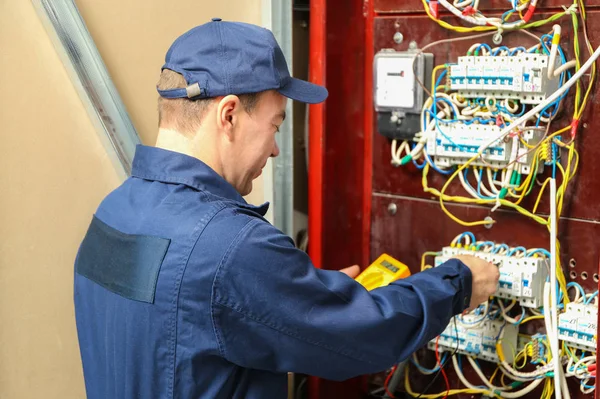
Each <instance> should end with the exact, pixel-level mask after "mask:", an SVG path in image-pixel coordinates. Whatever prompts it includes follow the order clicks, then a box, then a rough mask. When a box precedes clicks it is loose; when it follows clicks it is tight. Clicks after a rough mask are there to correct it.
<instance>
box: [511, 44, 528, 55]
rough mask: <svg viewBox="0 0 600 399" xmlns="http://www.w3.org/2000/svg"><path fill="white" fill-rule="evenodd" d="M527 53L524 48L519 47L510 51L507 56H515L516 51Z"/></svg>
mask: <svg viewBox="0 0 600 399" xmlns="http://www.w3.org/2000/svg"><path fill="white" fill-rule="evenodd" d="M519 50H521V51H527V49H526V48H525V47H522V46H519V47H517V48H515V49H514V50H513V51H511V52H510V53H509V54H508V55H515V54H516V52H517V51H519Z"/></svg>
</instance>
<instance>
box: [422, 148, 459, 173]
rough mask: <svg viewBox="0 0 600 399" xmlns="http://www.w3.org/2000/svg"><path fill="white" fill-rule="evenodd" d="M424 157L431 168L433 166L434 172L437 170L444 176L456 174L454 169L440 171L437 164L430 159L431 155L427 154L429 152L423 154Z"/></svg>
mask: <svg viewBox="0 0 600 399" xmlns="http://www.w3.org/2000/svg"><path fill="white" fill-rule="evenodd" d="M423 155H424V156H425V160H426V161H427V163H428V164H429V166H431V167H432V168H433V170H435V171H436V172H438V173H441V174H443V175H449V174H450V173H454V168H452V169H449V170H444V169H440V168H438V167H437V166H435V164H434V163H433V161H432V160H431V158H429V154H427V152H423Z"/></svg>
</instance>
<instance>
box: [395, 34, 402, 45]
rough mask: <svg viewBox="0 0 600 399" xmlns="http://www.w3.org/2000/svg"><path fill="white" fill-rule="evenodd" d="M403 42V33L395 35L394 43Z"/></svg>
mask: <svg viewBox="0 0 600 399" xmlns="http://www.w3.org/2000/svg"><path fill="white" fill-rule="evenodd" d="M403 40H404V35H403V34H402V33H400V32H396V33H394V41H395V42H396V44H400V43H402V41H403Z"/></svg>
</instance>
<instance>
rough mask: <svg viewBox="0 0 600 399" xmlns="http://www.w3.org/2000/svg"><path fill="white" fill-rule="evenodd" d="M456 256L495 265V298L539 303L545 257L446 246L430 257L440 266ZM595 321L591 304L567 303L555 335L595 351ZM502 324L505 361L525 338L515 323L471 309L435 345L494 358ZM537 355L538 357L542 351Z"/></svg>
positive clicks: (531, 305) (530, 304)
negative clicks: (519, 334) (496, 278)
mask: <svg viewBox="0 0 600 399" xmlns="http://www.w3.org/2000/svg"><path fill="white" fill-rule="evenodd" d="M455 255H475V256H479V257H481V258H483V259H485V260H487V261H489V262H492V263H494V264H497V265H498V267H499V271H500V281H499V285H498V289H497V291H496V293H495V294H494V296H495V297H497V298H503V299H511V300H515V301H517V302H518V303H519V304H520V305H521V306H523V307H526V308H539V307H540V306H541V305H542V296H543V291H544V283H545V282H546V280H547V277H548V265H547V264H546V259H544V258H535V257H526V258H518V257H515V256H505V255H504V256H503V255H497V254H492V253H485V252H480V251H474V250H470V249H464V248H454V247H446V248H444V249H443V251H442V254H441V255H440V256H437V257H436V258H435V265H436V266H437V265H440V264H441V263H443V262H445V261H447V260H448V259H450V258H451V257H453V256H455ZM597 320H598V307H597V306H596V305H594V304H578V303H569V304H567V307H566V311H565V312H564V313H561V314H560V315H559V322H558V336H559V339H560V340H563V341H566V342H567V343H568V344H569V346H571V347H575V348H579V349H582V350H587V351H592V352H595V351H596V327H597ZM480 321H481V322H480ZM475 325H476V326H475ZM474 326H475V327H474ZM501 329H504V331H503V340H502V343H501V345H502V348H503V352H504V354H505V355H506V360H507V361H508V362H509V363H510V362H512V360H513V359H512V356H513V353H514V349H515V348H517V349H518V350H520V349H522V347H523V344H524V343H526V342H521V341H520V340H519V338H518V333H519V327H518V325H512V324H507V323H505V322H504V321H503V320H483V318H482V317H481V316H478V315H476V314H468V315H465V316H463V317H461V318H460V322H459V323H450V324H449V325H448V326H447V327H446V329H445V330H444V332H442V334H441V335H440V338H439V340H438V341H437V345H438V350H440V351H448V352H453V351H454V350H457V352H458V353H461V354H465V355H470V356H475V357H478V358H480V359H483V360H487V361H491V362H494V363H498V362H499V358H498V355H497V353H496V342H497V340H498V335H499V333H500V330H501ZM534 339H535V337H534ZM435 346H436V341H432V342H429V344H428V347H429V348H430V349H432V350H434V349H435ZM543 348H544V347H543V345H540V350H543ZM539 355H540V358H543V356H541V353H540V354H539Z"/></svg>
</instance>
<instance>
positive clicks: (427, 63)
mask: <svg viewBox="0 0 600 399" xmlns="http://www.w3.org/2000/svg"><path fill="white" fill-rule="evenodd" d="M432 70H433V54H425V53H419V52H417V51H395V50H393V49H385V50H382V51H380V52H378V53H377V54H376V55H375V59H374V61H373V75H374V76H373V79H374V82H373V88H374V93H373V99H374V105H375V111H377V128H378V131H379V133H381V134H382V135H384V136H386V137H389V138H393V139H399V140H410V139H412V138H413V137H414V136H415V134H416V133H417V132H418V131H419V130H420V117H421V110H422V108H423V103H424V101H425V96H426V95H425V91H424V90H423V87H421V85H420V84H419V82H418V81H420V82H421V83H422V84H423V85H424V86H425V87H427V89H428V90H431V89H430V86H431V73H432ZM417 79H418V81H417Z"/></svg>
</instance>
